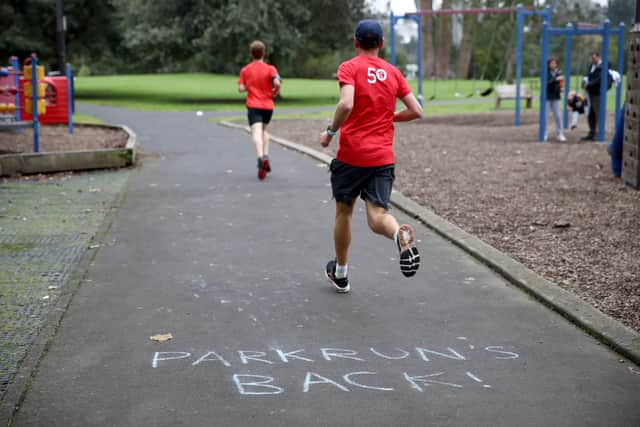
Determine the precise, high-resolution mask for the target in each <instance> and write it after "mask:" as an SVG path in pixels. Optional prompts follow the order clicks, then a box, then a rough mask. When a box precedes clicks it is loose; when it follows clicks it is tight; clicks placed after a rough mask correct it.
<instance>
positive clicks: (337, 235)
mask: <svg viewBox="0 0 640 427" xmlns="http://www.w3.org/2000/svg"><path fill="white" fill-rule="evenodd" d="M354 205H355V203H354V204H352V205H351V206H349V205H347V204H346V203H342V202H336V223H335V226H334V229H333V240H334V244H335V249H336V261H337V263H338V264H339V265H347V258H348V255H349V246H350V245H351V217H352V216H353V206H354Z"/></svg>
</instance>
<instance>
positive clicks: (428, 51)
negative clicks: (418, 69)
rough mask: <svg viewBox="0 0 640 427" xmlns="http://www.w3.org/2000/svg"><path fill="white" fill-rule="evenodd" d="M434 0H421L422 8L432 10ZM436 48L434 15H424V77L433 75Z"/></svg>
mask: <svg viewBox="0 0 640 427" xmlns="http://www.w3.org/2000/svg"><path fill="white" fill-rule="evenodd" d="M432 9H433V0H420V10H432ZM434 64H435V50H434V48H433V17H432V16H430V15H428V16H423V17H422V73H423V76H424V77H431V76H433V71H434Z"/></svg>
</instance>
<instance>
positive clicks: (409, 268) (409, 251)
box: [398, 224, 420, 277]
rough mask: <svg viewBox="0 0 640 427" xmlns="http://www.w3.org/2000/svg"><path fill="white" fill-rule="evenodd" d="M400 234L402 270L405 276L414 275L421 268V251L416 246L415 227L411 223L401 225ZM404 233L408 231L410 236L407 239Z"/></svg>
mask: <svg viewBox="0 0 640 427" xmlns="http://www.w3.org/2000/svg"><path fill="white" fill-rule="evenodd" d="M398 233H403V234H399V235H398V243H399V246H400V271H401V272H402V274H403V275H404V277H412V276H414V275H415V274H416V272H417V271H418V269H419V268H420V253H419V252H418V248H416V246H415V237H414V234H413V229H412V228H411V226H409V225H406V224H404V225H401V226H400V231H399V232H398ZM404 233H408V235H409V238H408V239H407V240H406V241H405V236H404Z"/></svg>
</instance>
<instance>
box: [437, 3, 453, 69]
mask: <svg viewBox="0 0 640 427" xmlns="http://www.w3.org/2000/svg"><path fill="white" fill-rule="evenodd" d="M442 8H443V9H451V0H442ZM438 24H439V31H438V52H437V58H438V62H437V64H436V76H438V77H439V78H441V79H443V78H447V75H448V73H449V57H450V53H451V16H449V15H442V16H441V17H440V19H439V20H438Z"/></svg>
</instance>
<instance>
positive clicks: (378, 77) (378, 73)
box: [367, 67, 387, 84]
mask: <svg viewBox="0 0 640 427" xmlns="http://www.w3.org/2000/svg"><path fill="white" fill-rule="evenodd" d="M385 80H387V72H386V71H385V70H383V69H382V68H378V69H376V68H373V67H368V68H367V82H368V83H370V84H375V83H377V82H378V81H381V82H383V81H385Z"/></svg>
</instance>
